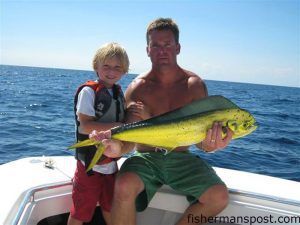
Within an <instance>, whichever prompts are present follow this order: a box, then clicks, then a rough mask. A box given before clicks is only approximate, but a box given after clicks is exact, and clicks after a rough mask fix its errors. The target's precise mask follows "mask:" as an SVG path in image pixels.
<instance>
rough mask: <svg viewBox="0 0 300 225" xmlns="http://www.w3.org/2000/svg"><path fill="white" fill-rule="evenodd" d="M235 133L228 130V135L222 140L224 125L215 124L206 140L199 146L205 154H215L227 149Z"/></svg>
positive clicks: (208, 132)
mask: <svg viewBox="0 0 300 225" xmlns="http://www.w3.org/2000/svg"><path fill="white" fill-rule="evenodd" d="M232 135H233V132H232V131H231V130H230V129H229V128H227V133H226V136H225V137H224V138H222V123H214V124H213V127H212V128H211V129H209V130H208V131H207V134H206V138H205V139H204V140H203V141H202V142H201V143H200V145H198V147H200V148H202V149H203V150H204V151H205V152H213V151H216V150H218V149H222V148H225V147H226V146H227V145H228V144H229V142H230V141H231V139H232Z"/></svg>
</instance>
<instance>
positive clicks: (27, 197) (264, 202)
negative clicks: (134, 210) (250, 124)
mask: <svg viewBox="0 0 300 225" xmlns="http://www.w3.org/2000/svg"><path fill="white" fill-rule="evenodd" d="M52 159H53V161H54V162H55V163H54V164H53V166H54V168H53V169H49V168H46V167H44V162H45V161H46V160H47V158H43V157H34V158H25V159H21V160H17V161H14V162H11V163H7V164H4V165H1V166H0V177H1V180H2V181H5V183H4V184H2V185H1V186H0V195H1V196H0V199H1V201H2V203H1V213H0V224H4V225H6V224H7V225H34V224H38V223H39V222H40V221H41V220H43V219H45V218H47V217H51V216H56V215H60V214H64V213H68V212H69V209H70V206H71V191H72V182H71V179H72V177H73V174H74V170H75V166H76V161H75V160H74V158H73V157H65V156H61V157H52ZM124 160H125V159H121V160H120V162H119V163H120V164H121V163H122V162H123V161H124ZM215 170H216V172H217V173H218V175H219V176H220V177H221V178H222V179H223V180H224V181H225V183H226V184H227V185H228V188H229V191H230V202H229V205H228V207H227V208H226V209H225V210H224V211H223V212H222V213H220V214H219V215H218V216H217V217H215V218H210V221H207V222H209V224H211V222H212V220H213V219H219V223H220V224H226V223H230V224H245V225H246V224H271V222H273V223H272V224H283V223H281V222H282V221H283V220H285V222H287V221H288V220H289V221H288V223H285V224H299V223H300V221H299V219H300V183H299V182H295V181H289V180H284V179H279V178H274V177H269V176H264V175H257V174H252V173H247V172H241V171H234V170H229V169H222V168H215ZM187 207H188V202H187V200H186V199H185V196H183V195H180V194H178V193H177V192H175V191H174V190H172V189H170V188H169V187H168V186H163V187H162V188H161V189H160V190H159V191H158V192H157V194H156V195H155V196H154V198H153V199H152V201H151V202H150V204H149V207H148V208H147V209H146V210H145V211H144V212H142V213H138V215H137V221H138V224H139V225H169V224H170V225H171V224H175V222H176V221H177V220H178V218H179V217H180V216H181V214H182V213H183V212H184V211H185V209H186V208H187ZM200 219H201V217H200V216H197V215H191V216H190V221H191V222H192V221H194V222H197V221H198V220H200ZM250 222H251V223H250Z"/></svg>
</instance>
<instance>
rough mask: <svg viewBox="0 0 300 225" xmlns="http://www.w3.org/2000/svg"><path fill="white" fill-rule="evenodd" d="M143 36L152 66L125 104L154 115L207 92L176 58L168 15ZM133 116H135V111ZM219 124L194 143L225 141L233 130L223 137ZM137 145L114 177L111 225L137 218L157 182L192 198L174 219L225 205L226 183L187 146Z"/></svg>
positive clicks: (205, 145)
mask: <svg viewBox="0 0 300 225" xmlns="http://www.w3.org/2000/svg"><path fill="white" fill-rule="evenodd" d="M146 37H147V54H148V56H149V57H150V59H151V62H152V68H151V70H150V71H149V72H147V73H145V74H142V75H140V76H139V77H137V78H136V79H135V80H134V81H133V82H132V83H131V84H130V85H129V87H128V89H127V91H126V93H125V98H126V102H127V104H128V105H130V104H131V103H133V102H142V103H143V104H144V107H145V109H146V111H147V112H148V114H149V116H150V117H153V116H157V115H160V114H162V113H165V112H168V111H170V110H173V109H176V108H178V107H181V106H184V105H186V104H188V103H190V102H192V101H194V100H197V99H202V98H205V97H206V96H207V95H208V94H207V89H206V85H205V83H204V81H203V80H202V79H201V78H199V76H197V75H196V74H194V73H192V72H190V71H187V70H184V69H182V68H181V67H180V66H179V65H178V64H177V55H178V54H179V53H180V44H179V30H178V27H177V25H176V23H175V22H174V21H173V20H172V19H164V18H159V19H157V20H155V21H153V22H151V23H150V25H149V26H148V29H147V36H146ZM129 116H131V117H132V118H133V117H134V116H135V115H134V113H131V115H129ZM134 120H140V119H139V118H137V117H136V118H135V119H134ZM221 130H222V125H221V124H219V123H215V124H214V125H213V127H212V128H211V129H210V130H209V131H208V132H207V136H206V139H205V140H204V141H202V142H201V143H199V144H197V145H196V146H197V147H198V148H199V149H203V150H204V151H206V152H210V151H215V150H217V149H221V148H224V147H226V146H227V145H228V143H229V142H230V140H231V138H232V132H231V131H228V132H227V136H226V137H224V138H222V137H221ZM91 136H92V138H94V139H96V140H97V139H98V140H103V139H105V140H104V141H103V143H104V144H105V145H106V148H107V149H110V150H112V149H114V151H120V152H122V153H124V152H125V151H128V149H129V147H128V144H125V146H124V144H122V143H120V142H118V141H113V140H109V137H110V133H109V132H106V133H103V132H102V133H101V134H96V133H94V135H91ZM121 147H122V148H121ZM136 149H137V153H136V154H135V155H134V156H132V157H130V158H129V159H127V160H126V161H125V163H124V164H123V166H122V168H121V170H120V172H119V176H118V178H117V180H116V183H115V193H114V200H113V206H112V221H113V224H114V225H134V224H136V216H135V215H136V210H137V211H142V210H144V209H145V208H146V207H147V205H148V203H149V202H150V200H151V198H152V197H153V195H154V194H155V192H156V191H157V189H158V188H159V187H160V186H161V185H162V184H167V185H169V186H170V187H172V188H173V189H175V190H178V191H180V192H183V193H186V195H187V199H188V200H189V201H190V203H191V205H190V206H189V207H188V208H187V209H186V212H185V213H184V214H183V216H182V218H181V219H180V220H179V221H178V222H177V225H183V224H186V225H187V224H189V225H191V224H193V223H192V221H189V220H188V215H189V214H192V215H193V216H202V218H203V217H209V216H215V215H217V214H218V213H220V212H221V211H222V210H223V209H224V208H225V207H226V205H227V203H228V191H227V188H226V186H225V184H224V183H223V182H222V181H221V179H220V178H219V177H218V176H217V175H216V173H215V171H214V170H213V169H212V168H211V166H209V165H207V163H206V162H204V161H203V160H202V159H201V158H200V157H198V156H195V155H194V154H192V153H190V152H188V146H187V147H180V148H177V149H175V150H174V151H173V152H172V153H170V154H167V155H165V154H164V151H163V150H161V149H156V148H153V147H150V146H145V145H136ZM197 224H198V223H197Z"/></svg>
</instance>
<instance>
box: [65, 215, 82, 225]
mask: <svg viewBox="0 0 300 225" xmlns="http://www.w3.org/2000/svg"><path fill="white" fill-rule="evenodd" d="M82 224H83V222H82V221H80V220H77V219H75V218H73V217H72V216H71V215H69V219H68V225H82Z"/></svg>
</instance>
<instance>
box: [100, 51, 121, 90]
mask: <svg viewBox="0 0 300 225" xmlns="http://www.w3.org/2000/svg"><path fill="white" fill-rule="evenodd" d="M96 72H97V74H98V77H99V78H100V80H101V81H102V82H103V83H104V85H105V86H106V87H108V88H110V87H112V86H113V84H114V83H116V82H117V81H118V80H120V79H121V77H122V75H123V74H124V73H125V71H124V69H123V68H122V64H121V62H120V60H119V59H118V58H117V57H112V58H110V59H108V60H106V61H105V62H104V63H99V64H98V65H97V70H96Z"/></svg>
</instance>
